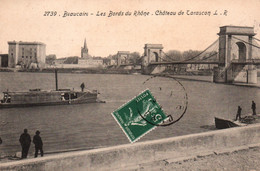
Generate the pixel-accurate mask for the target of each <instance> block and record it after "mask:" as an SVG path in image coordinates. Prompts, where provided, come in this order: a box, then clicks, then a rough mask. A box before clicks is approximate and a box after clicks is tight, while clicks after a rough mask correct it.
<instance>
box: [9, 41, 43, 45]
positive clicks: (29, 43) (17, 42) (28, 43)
mask: <svg viewBox="0 0 260 171" xmlns="http://www.w3.org/2000/svg"><path fill="white" fill-rule="evenodd" d="M8 44H19V45H45V44H44V43H42V42H23V41H8Z"/></svg>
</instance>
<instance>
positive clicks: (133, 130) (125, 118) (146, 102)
mask: <svg viewBox="0 0 260 171" xmlns="http://www.w3.org/2000/svg"><path fill="white" fill-rule="evenodd" d="M112 116H113V117H114V118H115V120H116V121H117V123H118V124H119V126H120V127H121V129H122V130H123V132H124V133H125V134H126V136H127V137H128V139H129V141H130V142H131V143H133V142H136V141H137V140H139V139H140V138H141V137H142V136H144V135H145V134H147V133H148V132H150V131H151V130H153V129H154V128H155V127H156V125H158V124H160V123H162V122H163V121H164V120H165V119H167V116H166V115H165V113H164V112H163V110H162V108H161V106H160V105H159V104H158V103H157V101H156V100H155V98H154V97H153V95H152V94H151V92H150V90H149V89H147V90H145V91H143V92H142V93H140V94H139V95H137V96H136V97H135V98H133V99H132V100H130V101H129V102H127V103H126V104H124V105H122V106H121V107H120V108H118V109H117V110H115V111H114V112H113V113H112Z"/></svg>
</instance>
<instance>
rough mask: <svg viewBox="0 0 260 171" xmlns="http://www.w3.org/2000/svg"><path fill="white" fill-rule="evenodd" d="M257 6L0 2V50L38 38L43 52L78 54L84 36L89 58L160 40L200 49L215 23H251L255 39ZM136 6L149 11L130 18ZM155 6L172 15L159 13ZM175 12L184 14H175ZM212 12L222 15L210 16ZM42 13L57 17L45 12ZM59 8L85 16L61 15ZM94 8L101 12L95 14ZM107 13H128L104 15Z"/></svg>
mask: <svg viewBox="0 0 260 171" xmlns="http://www.w3.org/2000/svg"><path fill="white" fill-rule="evenodd" d="M259 6H260V1H259V0H214V1H211V0H196V1H191V0H190V1H188V0H186V1H185V0H180V1H179V0H143V1H141V0H126V1H124V2H123V1H122V0H75V1H72V0H70V1H69V0H56V1H53V2H52V1H51V0H37V1H35V0H0V22H1V23H0V53H8V44H7V41H13V40H15V41H39V42H43V43H45V44H46V54H47V55H48V54H56V55H57V57H58V58H61V57H66V56H80V51H81V46H83V43H84V38H86V40H87V46H88V49H89V53H90V54H91V55H92V56H102V57H106V56H108V55H109V54H115V53H117V51H131V52H133V51H137V52H140V53H141V54H142V53H143V47H144V44H145V43H160V44H163V47H164V51H165V52H167V51H168V50H172V49H175V50H181V51H183V50H189V49H193V50H203V49H205V48H206V47H207V46H209V45H210V44H211V43H213V42H214V41H215V40H216V39H217V38H218V36H217V33H218V32H219V27H220V26H224V25H238V26H251V27H253V26H254V27H255V32H256V33H258V35H256V38H258V39H260V10H259ZM135 10H136V11H138V10H139V11H146V12H150V14H149V16H134V15H133V13H134V11H135ZM156 10H160V11H162V12H163V11H169V12H176V13H177V14H176V15H175V16H168V15H164V16H162V15H159V16H158V15H155V12H156ZM180 10H182V11H183V12H184V14H183V15H178V12H179V11H180ZM187 10H190V11H202V12H203V11H206V12H207V11H210V12H211V15H210V16H208V15H200V16H198V15H187ZM215 10H218V13H219V14H220V13H222V15H217V16H216V15H213V12H215ZM225 10H226V11H227V13H226V14H227V15H226V16H225V15H223V12H224V11H225ZM45 11H56V12H57V15H56V16H44V14H45ZM64 11H68V12H85V13H88V15H89V16H77V17H76V16H74V17H63V14H64ZM98 11H99V13H101V12H105V13H106V16H96V14H97V12H98ZM109 11H114V12H120V11H122V12H124V13H125V12H127V11H130V12H132V15H131V16H115V17H108V14H109ZM91 13H93V15H91ZM152 14H153V15H152ZM189 14H190V12H189Z"/></svg>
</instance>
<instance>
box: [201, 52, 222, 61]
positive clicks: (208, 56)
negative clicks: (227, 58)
mask: <svg viewBox="0 0 260 171" xmlns="http://www.w3.org/2000/svg"><path fill="white" fill-rule="evenodd" d="M217 54H218V52H216V53H214V54H212V55H210V56H208V57H206V58H203V59H201V60H202V61H203V60H206V59H209V58H211V57H213V56H215V55H217Z"/></svg>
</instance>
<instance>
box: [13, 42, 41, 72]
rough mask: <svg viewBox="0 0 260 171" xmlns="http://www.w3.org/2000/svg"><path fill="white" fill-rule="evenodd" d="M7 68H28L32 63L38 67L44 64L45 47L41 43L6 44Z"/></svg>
mask: <svg viewBox="0 0 260 171" xmlns="http://www.w3.org/2000/svg"><path fill="white" fill-rule="evenodd" d="M8 45H9V50H8V67H10V68H15V67H16V65H21V67H24V68H29V67H30V66H31V64H32V63H34V64H37V65H38V67H39V66H42V65H44V64H45V58H46V45H45V44H44V43H41V42H22V41H19V42H16V41H10V42H8Z"/></svg>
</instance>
